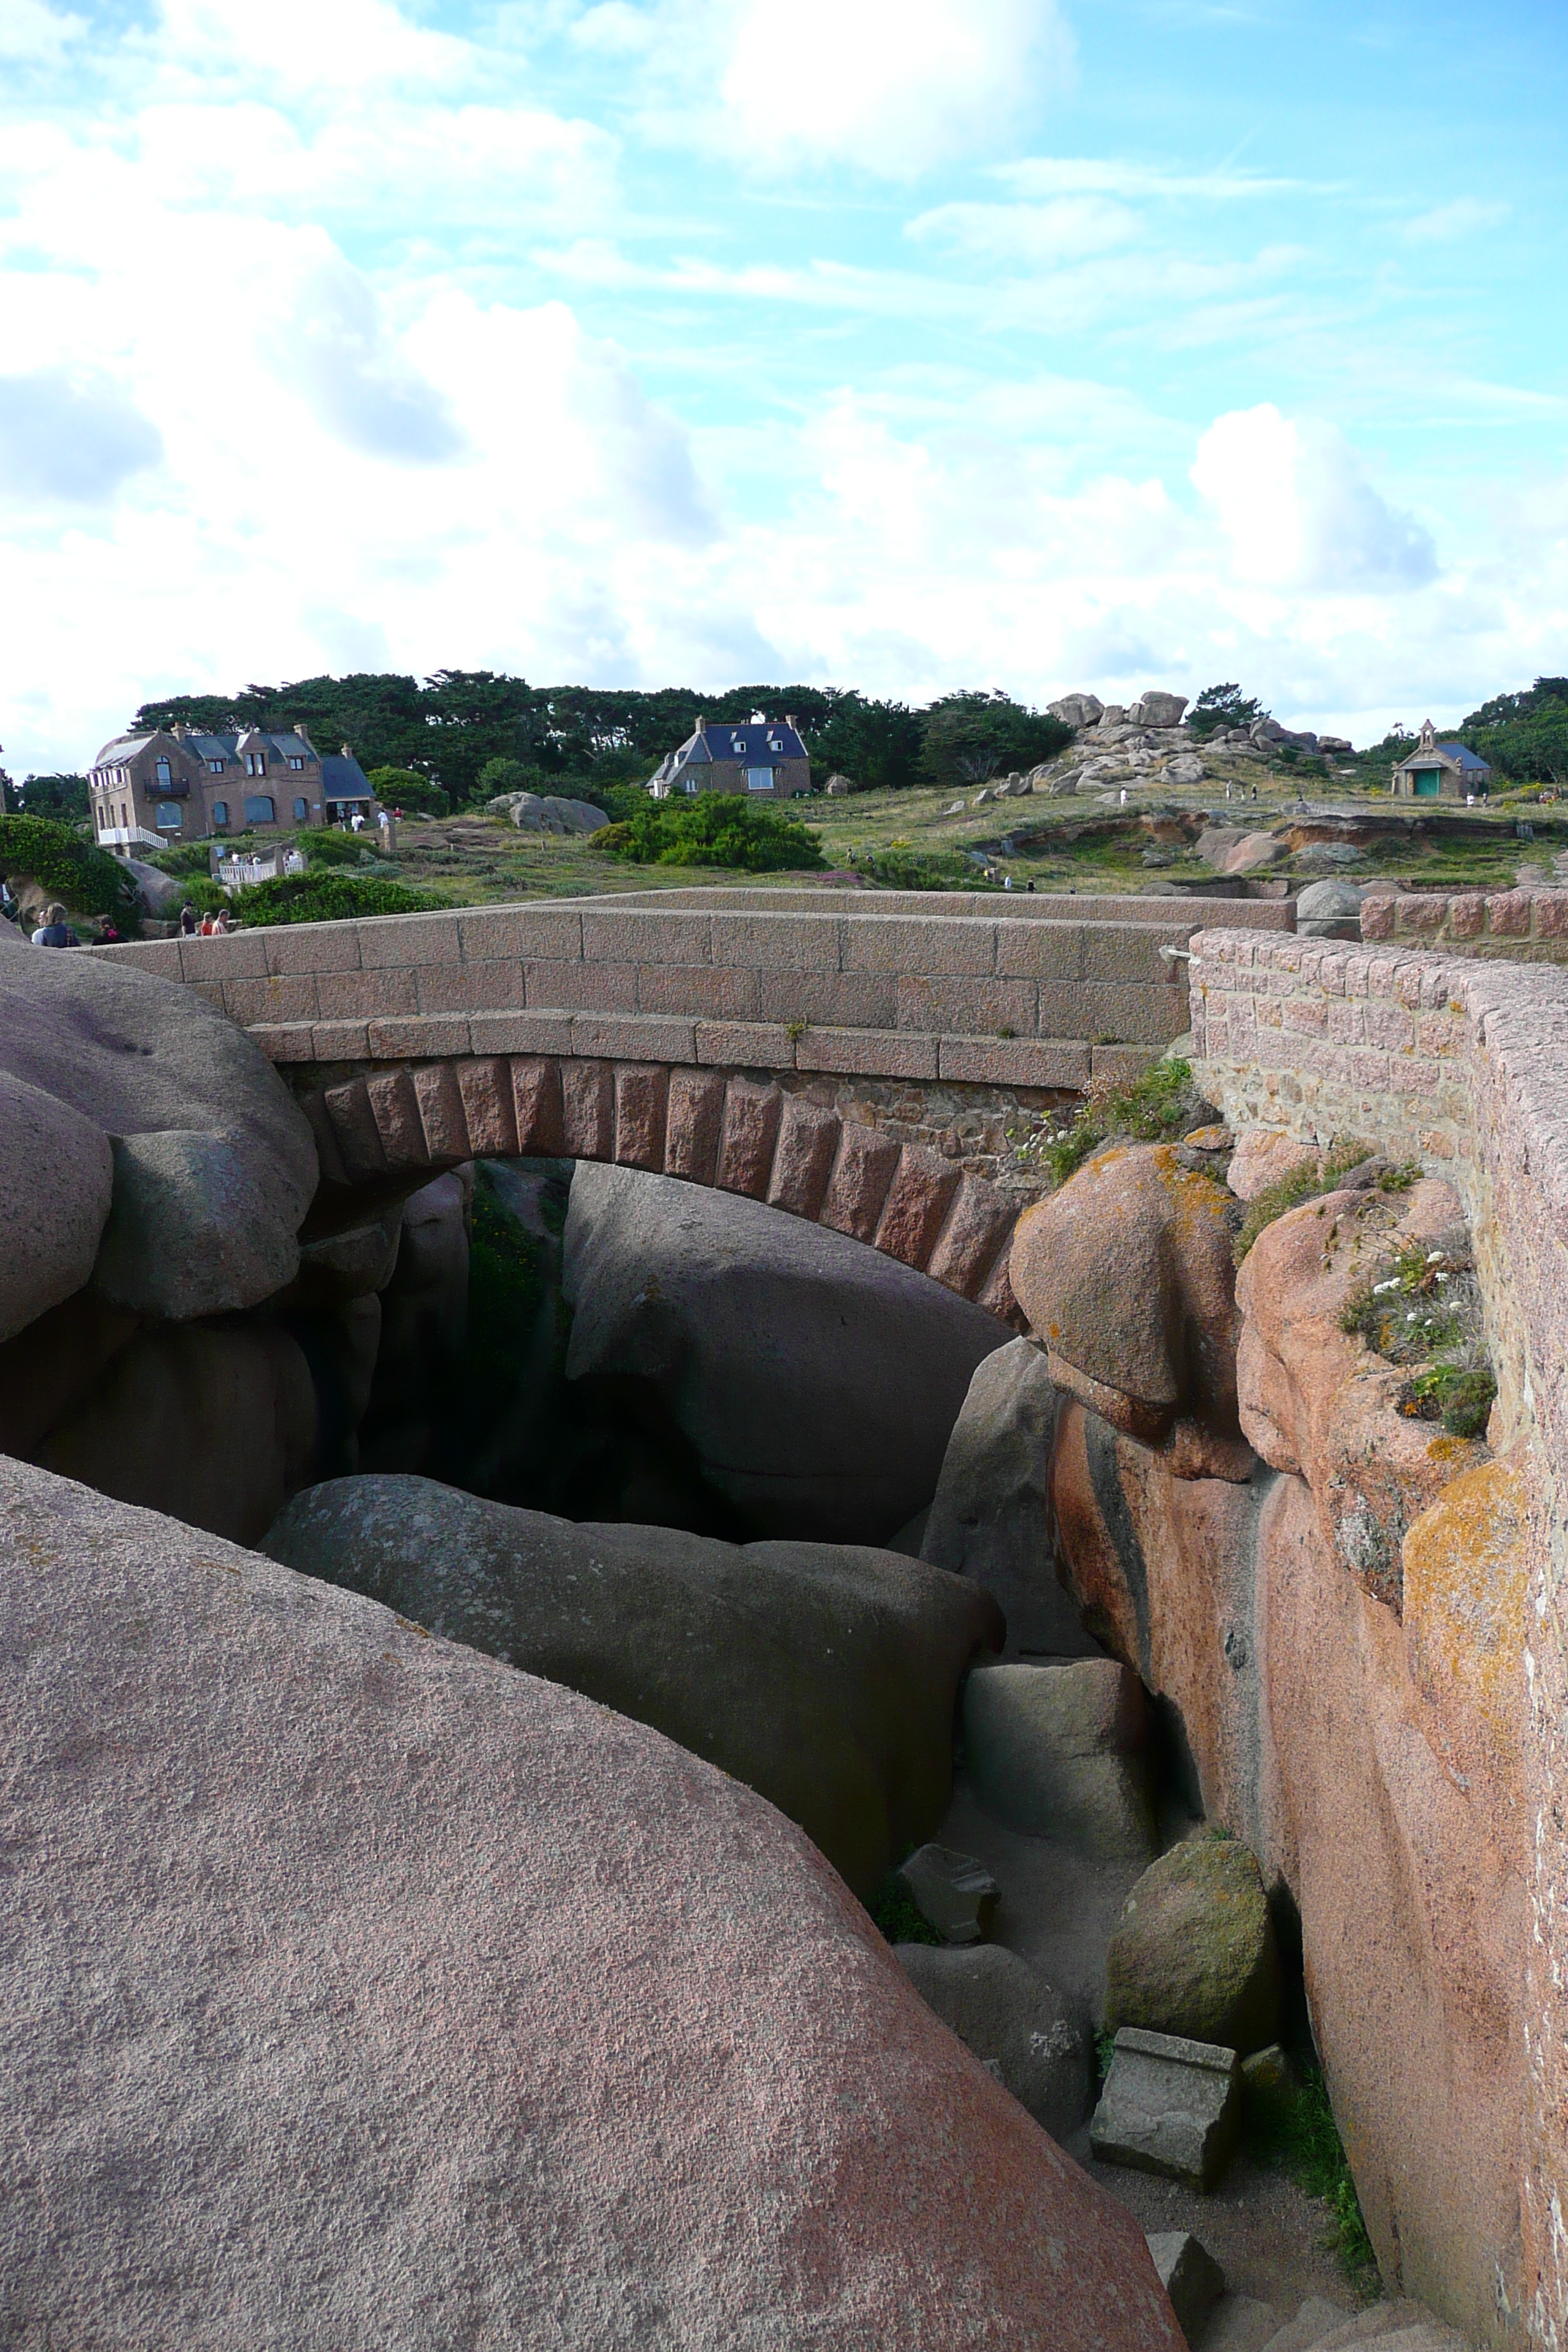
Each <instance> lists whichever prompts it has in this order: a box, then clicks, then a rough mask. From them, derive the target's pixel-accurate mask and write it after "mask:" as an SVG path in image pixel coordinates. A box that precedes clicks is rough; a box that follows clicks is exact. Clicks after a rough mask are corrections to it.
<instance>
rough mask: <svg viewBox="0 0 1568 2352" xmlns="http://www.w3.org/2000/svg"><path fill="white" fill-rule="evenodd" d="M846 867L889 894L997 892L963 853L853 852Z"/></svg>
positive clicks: (893, 848) (896, 847)
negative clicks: (889, 891) (961, 891)
mask: <svg viewBox="0 0 1568 2352" xmlns="http://www.w3.org/2000/svg"><path fill="white" fill-rule="evenodd" d="M849 863H850V865H851V866H853V867H854V868H855V871H856V873H857V874H865V875H868V876H869V877H870V878H871V880H872V881H874V882H879V883H881V884H882V885H883V887H885V888H887V889H889V890H999V889H1000V888H1001V887H1002V885H1001V884H1000V882H993V881H992V879H991V877H990V876H989V875H988V874H985V873H984V872H983V871H982V869H981V868H980V867H979V866H974V865H972V864H971V863H970V861H969V859H968V858H967V857H965V856H964V855H963V851H962V850H934V851H931V850H918V849H904V848H901V847H900V846H899V845H896V844H895V845H890V846H889V847H888V848H887V849H852V850H851V851H850V853H849Z"/></svg>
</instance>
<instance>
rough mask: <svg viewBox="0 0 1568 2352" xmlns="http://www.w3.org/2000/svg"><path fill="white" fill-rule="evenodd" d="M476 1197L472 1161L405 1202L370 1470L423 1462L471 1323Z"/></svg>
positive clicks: (384, 1312) (373, 1406)
mask: <svg viewBox="0 0 1568 2352" xmlns="http://www.w3.org/2000/svg"><path fill="white" fill-rule="evenodd" d="M472 1197H473V1170H472V1167H471V1165H470V1166H468V1167H465V1168H463V1169H462V1170H456V1169H455V1170H453V1171H451V1172H450V1173H448V1174H447V1175H445V1176H437V1178H436V1180H435V1181H434V1183H431V1184H425V1185H422V1186H421V1187H420V1189H419V1191H418V1192H415V1193H412V1194H411V1195H410V1196H409V1198H408V1199H407V1200H406V1201H405V1202H404V1204H403V1211H402V1216H401V1219H400V1221H399V1225H398V1239H397V1255H396V1259H395V1264H394V1266H393V1269H392V1272H391V1275H390V1276H389V1278H388V1280H387V1282H386V1284H385V1286H384V1289H383V1290H382V1292H381V1294H380V1296H381V1330H380V1337H379V1342H378V1345H377V1349H376V1357H375V1368H374V1380H373V1382H372V1386H371V1391H370V1395H369V1398H368V1400H367V1403H366V1408H365V1413H364V1422H363V1433H362V1444H361V1455H362V1460H363V1465H364V1467H365V1468H367V1469H374V1470H415V1471H417V1470H423V1469H424V1468H425V1467H426V1462H427V1460H428V1457H429V1454H430V1451H431V1446H432V1444H433V1442H434V1439H435V1434H436V1426H437V1419H438V1417H439V1414H440V1412H441V1408H442V1405H443V1402H444V1401H445V1397H446V1393H447V1389H448V1387H449V1384H450V1383H451V1381H453V1379H454V1378H455V1376H456V1374H457V1370H458V1360H459V1358H460V1356H461V1353H462V1347H463V1338H464V1333H465V1331H466V1329H467V1326H468V1207H469V1202H470V1201H471V1199H472ZM372 1230H373V1231H374V1228H373V1229H372ZM367 1248H370V1249H374V1244H370V1243H369V1240H368V1236H367Z"/></svg>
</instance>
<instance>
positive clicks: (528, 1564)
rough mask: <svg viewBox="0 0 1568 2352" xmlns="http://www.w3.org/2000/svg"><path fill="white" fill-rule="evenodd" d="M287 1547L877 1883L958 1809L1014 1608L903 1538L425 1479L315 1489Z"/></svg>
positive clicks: (281, 1534)
mask: <svg viewBox="0 0 1568 2352" xmlns="http://www.w3.org/2000/svg"><path fill="white" fill-rule="evenodd" d="M266 1549H267V1550H268V1552H269V1553H270V1554H271V1555H272V1557H273V1558H274V1559H281V1560H284V1561H286V1562H287V1563H288V1565H289V1567H290V1568H296V1569H299V1570H302V1571H303V1572H304V1573H305V1574H306V1575H309V1576H319V1577H321V1578H322V1579H323V1580H324V1581H326V1582H328V1583H333V1584H342V1585H346V1586H347V1587H348V1588H349V1589H350V1590H351V1591H357V1592H363V1593H365V1594H367V1595H368V1596H369V1597H370V1598H371V1599H373V1600H375V1601H383V1602H384V1603H385V1604H386V1606H387V1607H388V1608H391V1609H395V1610H397V1611H398V1612H400V1613H401V1614H402V1615H403V1616H405V1617H411V1618H412V1619H413V1620H414V1621H415V1622H416V1624H420V1625H424V1626H427V1627H428V1628H429V1630H430V1632H431V1633H441V1634H444V1635H445V1636H446V1637H447V1639H448V1640H452V1641H459V1642H468V1643H472V1645H473V1646H474V1648H476V1649H480V1650H487V1651H489V1653H490V1654H492V1655H494V1656H496V1657H500V1658H502V1659H504V1660H505V1661H506V1662H507V1663H508V1664H510V1665H513V1666H521V1667H523V1668H525V1669H526V1670H527V1671H528V1672H529V1673H531V1674H538V1675H545V1676H547V1677H548V1679H549V1680H550V1681H552V1682H559V1683H565V1684H567V1685H569V1686H570V1687H571V1688H572V1689H574V1690H578V1691H582V1692H584V1694H585V1695H586V1696H588V1697H590V1698H595V1699H599V1700H601V1701H602V1702H603V1703H604V1705H605V1706H613V1707H616V1708H618V1709H619V1711H620V1712H621V1713H622V1714H623V1715H630V1716H635V1717H637V1720H638V1721H639V1722H642V1723H651V1724H653V1725H654V1726H655V1727H656V1728H658V1730H660V1731H663V1732H667V1733H668V1736H669V1737H670V1738H672V1739H677V1740H679V1742H680V1745H681V1746H682V1747H683V1748H690V1749H691V1751H692V1753H693V1754H694V1755H697V1756H701V1757H705V1758H706V1759H708V1760H709V1761H710V1763H714V1764H718V1765H721V1767H722V1768H723V1769H724V1770H725V1771H726V1772H730V1773H732V1774H733V1775H734V1777H735V1779H736V1780H743V1781H745V1783H746V1785H747V1787H748V1788H752V1789H755V1790H758V1791H759V1792H760V1793H761V1794H762V1795H763V1796H765V1797H767V1798H769V1799H771V1801H773V1803H774V1804H776V1805H777V1806H779V1808H780V1809H781V1811H784V1812H786V1813H788V1814H789V1816H790V1818H791V1819H792V1820H793V1821H796V1822H800V1824H801V1826H802V1827H803V1828H804V1829H805V1831H806V1832H807V1833H808V1834H809V1835H810V1836H811V1837H812V1838H813V1839H814V1840H815V1841H816V1843H817V1845H819V1846H820V1847H821V1849H822V1851H823V1853H826V1855H827V1857H828V1859H829V1861H831V1862H832V1863H833V1864H835V1865H836V1866H837V1869H838V1870H840V1871H841V1872H842V1874H843V1875H844V1876H845V1877H846V1878H847V1880H848V1882H849V1884H850V1885H851V1886H853V1887H854V1888H855V1889H856V1890H857V1892H858V1893H859V1894H861V1895H870V1893H871V1892H872V1890H873V1889H874V1887H875V1886H876V1884H877V1881H878V1880H879V1877H880V1876H881V1875H882V1874H883V1872H884V1871H885V1870H887V1868H888V1867H889V1864H890V1863H892V1862H894V1861H896V1860H897V1859H898V1857H899V1856H900V1854H902V1853H907V1852H908V1851H909V1849H910V1846H911V1845H915V1844H918V1843H920V1842H921V1840H922V1839H925V1838H929V1837H930V1836H931V1833H932V1832H933V1831H934V1830H935V1829H936V1828H937V1826H938V1824H939V1823H940V1822H941V1820H942V1813H943V1811H944V1810H945V1808H946V1804H947V1799H948V1794H949V1790H950V1786H951V1779H952V1714H953V1704H954V1700H955V1698H956V1696H957V1692H958V1686H959V1683H960V1680H961V1678H962V1677H963V1673H964V1671H965V1669H966V1667H967V1666H968V1664H969V1662H970V1659H971V1657H972V1656H973V1654H974V1653H975V1651H976V1650H977V1649H980V1648H994V1647H995V1646H997V1645H998V1644H999V1643H1000V1641H1001V1637H1002V1626H1001V1621H1000V1619H999V1617H998V1615H997V1612H996V1609H995V1606H994V1602H992V1601H989V1600H988V1599H987V1598H986V1596H985V1595H984V1593H982V1592H980V1591H977V1590H976V1589H975V1588H974V1587H973V1585H970V1584H967V1583H965V1582H964V1581H963V1580H962V1579H960V1578H958V1577H953V1576H948V1575H946V1574H944V1573H943V1571H942V1570H940V1569H934V1568H927V1567H926V1566H924V1564H923V1563H922V1562H921V1561H920V1560H912V1559H904V1558H903V1557H901V1556H900V1554H898V1553H895V1552H882V1551H869V1550H859V1549H851V1548H848V1547H846V1546H837V1545H829V1544H804V1543H759V1544H747V1545H744V1546H741V1545H736V1544H726V1543H718V1542H715V1541H714V1540H713V1539H712V1538H710V1537H704V1536H693V1535H688V1534H687V1533H685V1531H684V1530H683V1529H680V1528H637V1527H623V1526H615V1527H594V1526H589V1527H578V1526H574V1524H573V1523H572V1522H571V1521H570V1520H566V1519H555V1518H550V1517H546V1516H545V1514H544V1513H543V1512H541V1511H521V1510H514V1509H513V1508H511V1507H510V1505H507V1504H504V1503H490V1502H485V1501H481V1500H480V1499H479V1497H478V1496H473V1495H465V1494H461V1493H459V1492H458V1490H457V1489H456V1488H454V1487H449V1486H437V1485H436V1484H434V1483H433V1482H432V1481H430V1480H426V1479H423V1478H408V1477H362V1478H345V1479H337V1480H334V1481H332V1482H331V1483H330V1484H329V1485H326V1486H315V1487H312V1488H311V1489H310V1492H309V1493H307V1494H303V1495H300V1496H297V1497H296V1499H295V1500H294V1502H293V1503H292V1504H290V1506H289V1508H288V1509H287V1510H286V1511H285V1512H284V1513H283V1515H282V1517H280V1518H279V1521H278V1524H277V1525H276V1526H275V1527H274V1528H272V1529H271V1530H270V1532H269V1533H268V1537H267V1539H266Z"/></svg>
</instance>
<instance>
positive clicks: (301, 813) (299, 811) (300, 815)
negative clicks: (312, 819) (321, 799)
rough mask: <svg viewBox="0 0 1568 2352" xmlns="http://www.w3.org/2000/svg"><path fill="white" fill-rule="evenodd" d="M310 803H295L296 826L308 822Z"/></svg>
mask: <svg viewBox="0 0 1568 2352" xmlns="http://www.w3.org/2000/svg"><path fill="white" fill-rule="evenodd" d="M309 816H310V802H309V801H296V802H295V803H294V822H295V824H304V823H305V822H306V820H307V818H308V817H309Z"/></svg>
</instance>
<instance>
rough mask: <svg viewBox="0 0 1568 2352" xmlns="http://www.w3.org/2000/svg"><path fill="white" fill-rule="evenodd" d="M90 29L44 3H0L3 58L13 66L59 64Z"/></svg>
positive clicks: (0, 54)
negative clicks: (72, 44)
mask: <svg viewBox="0 0 1568 2352" xmlns="http://www.w3.org/2000/svg"><path fill="white" fill-rule="evenodd" d="M86 30H87V26H86V25H85V24H84V23H83V21H82V19H81V18H80V17H79V16H61V15H59V14H58V13H57V11H56V10H54V9H53V8H46V7H45V6H44V5H43V0H0V58H4V59H5V62H6V63H7V64H11V65H40V66H49V65H57V64H58V62H59V60H60V58H62V57H63V56H64V55H65V52H66V50H67V48H68V47H69V45H70V44H71V43H72V42H73V41H79V40H80V38H81V37H82V35H83V34H84V33H85V32H86Z"/></svg>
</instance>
